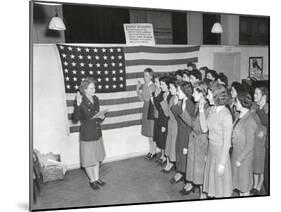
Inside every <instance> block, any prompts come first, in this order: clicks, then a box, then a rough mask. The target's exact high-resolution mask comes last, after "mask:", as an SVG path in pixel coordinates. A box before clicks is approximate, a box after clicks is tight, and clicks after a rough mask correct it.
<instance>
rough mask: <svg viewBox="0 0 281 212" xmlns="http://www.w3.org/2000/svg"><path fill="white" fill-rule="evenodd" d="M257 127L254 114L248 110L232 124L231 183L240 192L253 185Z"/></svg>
mask: <svg viewBox="0 0 281 212" xmlns="http://www.w3.org/2000/svg"><path fill="white" fill-rule="evenodd" d="M257 127H258V126H257V123H256V121H255V117H254V114H253V113H252V112H250V111H249V112H248V113H247V114H245V115H244V117H242V118H241V119H240V120H239V121H238V119H237V120H236V121H235V122H234V124H233V131H232V144H233V152H232V158H231V162H232V176H233V177H232V180H233V183H232V184H233V189H238V190H239V191H241V192H248V191H250V190H251V188H252V186H253V168H254V167H253V157H254V142H255V132H256V130H257ZM236 161H239V162H240V164H241V165H240V166H239V167H237V166H236V164H235V163H236Z"/></svg>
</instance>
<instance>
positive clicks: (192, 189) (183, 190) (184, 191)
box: [180, 186, 195, 196]
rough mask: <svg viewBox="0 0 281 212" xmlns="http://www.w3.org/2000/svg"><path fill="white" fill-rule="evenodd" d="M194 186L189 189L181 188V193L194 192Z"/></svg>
mask: <svg viewBox="0 0 281 212" xmlns="http://www.w3.org/2000/svg"><path fill="white" fill-rule="evenodd" d="M194 188H195V187H194V186H193V187H192V188H191V189H190V190H185V189H184V188H183V189H182V190H180V193H181V195H183V196H185V195H189V194H190V193H191V192H192V193H194Z"/></svg>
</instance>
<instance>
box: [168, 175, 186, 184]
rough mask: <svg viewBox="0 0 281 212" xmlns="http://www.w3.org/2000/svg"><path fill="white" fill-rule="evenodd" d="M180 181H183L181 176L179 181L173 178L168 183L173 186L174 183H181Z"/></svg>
mask: <svg viewBox="0 0 281 212" xmlns="http://www.w3.org/2000/svg"><path fill="white" fill-rule="evenodd" d="M182 179H183V176H182V177H181V178H180V179H178V180H176V179H175V178H174V177H173V178H171V179H170V180H169V181H170V183H171V184H175V183H178V182H179V181H181V180H182Z"/></svg>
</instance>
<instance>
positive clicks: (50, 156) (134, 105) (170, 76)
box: [30, 1, 270, 211]
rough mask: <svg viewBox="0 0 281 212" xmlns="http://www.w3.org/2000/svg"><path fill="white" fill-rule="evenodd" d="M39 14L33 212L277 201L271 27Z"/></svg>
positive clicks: (236, 18) (143, 11)
mask: <svg viewBox="0 0 281 212" xmlns="http://www.w3.org/2000/svg"><path fill="white" fill-rule="evenodd" d="M251 12H252V11H249V14H250V13H251ZM30 13H31V14H30V50H31V51H30V57H31V60H32V62H31V64H30V67H31V69H30V85H31V87H30V89H31V98H30V104H31V106H32V107H31V108H32V109H33V110H32V112H31V119H30V122H31V125H30V127H31V130H32V131H31V139H30V176H31V177H30V209H31V210H33V211H36V210H54V209H69V208H72V209H74V208H81V207H83V208H84V207H103V206H116V205H132V204H148V203H163V202H165V203H170V202H181V201H194V200H201V201H208V200H210V199H212V200H216V199H221V198H240V197H260V196H269V195H270V191H269V169H268V167H269V154H270V147H269V146H270V145H269V142H270V141H269V135H268V127H269V120H268V116H269V111H268V108H269V104H270V103H269V100H268V95H269V94H268V90H269V89H268V85H269V82H268V81H265V80H263V81H260V82H258V84H257V82H256V81H255V83H256V84H255V83H251V82H250V83H249V85H248V86H244V85H243V84H242V81H243V80H245V79H246V78H247V76H248V75H249V73H248V70H249V69H250V70H249V71H250V76H255V78H258V77H257V76H260V75H262V74H266V75H269V74H270V70H269V67H268V66H267V64H269V60H270V58H269V54H268V51H269V36H268V34H266V33H265V34H264V33H263V34H261V35H259V34H258V35H257V34H256V32H257V31H258V30H257V29H256V28H255V27H256V26H259V25H260V24H262V25H263V26H264V27H265V29H266V30H265V31H266V32H268V31H269V17H268V16H262V15H260V16H258V15H255V16H252V15H247V14H226V13H217V12H213V13H210V12H204V11H196V12H194V11H189V10H169V9H165V10H164V9H161V8H160V9H155V8H154V9H151V8H136V7H124V6H122V7H121V6H118V5H115V6H108V5H107V6H106V5H93V4H78V3H67V2H63V3H56V2H51V3H50V2H48V1H30ZM223 20H227V21H223ZM240 20H242V22H241V21H240ZM241 25H242V26H241ZM241 28H242V29H243V30H242V31H241V30H240V29H241ZM198 29H202V30H198ZM228 29H233V30H228ZM267 29H268V30H267ZM245 32H246V33H245ZM236 35H237V36H238V35H239V39H238V38H237V37H235V36H236ZM261 36H262V37H261ZM228 45H231V48H228V49H227V50H226V48H225V46H228ZM253 55H258V56H260V57H251V56H253ZM249 58H250V60H249V62H250V65H249V67H250V68H249V67H248V63H247V61H248V59H249ZM245 61H246V62H245ZM263 63H264V64H266V65H263ZM248 68H249V69H248ZM250 80H251V79H248V80H247V81H246V83H248V82H249V81H250ZM255 85H257V86H255ZM248 88H250V89H248ZM252 91H255V94H257V95H255V97H254V93H253V92H252ZM188 204H193V203H192V202H189V203H188Z"/></svg>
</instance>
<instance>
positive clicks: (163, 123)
mask: <svg viewBox="0 0 281 212" xmlns="http://www.w3.org/2000/svg"><path fill="white" fill-rule="evenodd" d="M159 82H160V88H161V92H160V93H159V95H158V96H155V97H153V103H154V106H155V108H156V110H157V112H158V117H157V118H155V125H154V134H155V135H157V136H155V141H156V145H157V147H158V148H159V149H160V150H161V157H160V160H159V163H160V164H164V163H165V162H166V157H165V154H164V153H165V151H164V150H165V147H166V139H167V131H168V117H167V116H166V115H165V113H164V110H163V107H162V106H161V103H162V102H163V101H164V96H166V98H167V96H168V95H169V90H168V85H169V82H168V77H161V78H160V79H159Z"/></svg>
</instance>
